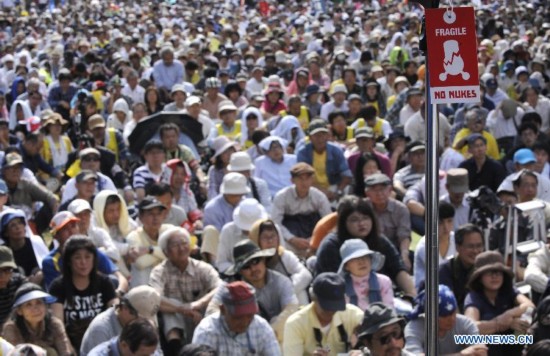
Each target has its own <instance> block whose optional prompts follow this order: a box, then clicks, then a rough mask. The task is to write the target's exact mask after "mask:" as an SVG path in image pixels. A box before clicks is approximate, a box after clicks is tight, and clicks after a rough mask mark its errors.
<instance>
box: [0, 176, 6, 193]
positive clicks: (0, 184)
mask: <svg viewBox="0 0 550 356" xmlns="http://www.w3.org/2000/svg"><path fill="white" fill-rule="evenodd" d="M0 194H2V195H4V194H8V185H7V184H6V182H5V181H4V180H3V179H0Z"/></svg>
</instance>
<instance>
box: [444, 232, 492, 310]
mask: <svg viewBox="0 0 550 356" xmlns="http://www.w3.org/2000/svg"><path fill="white" fill-rule="evenodd" d="M454 236H455V246H456V255H455V256H454V257H451V258H450V259H448V260H446V261H445V262H443V263H442V264H441V265H439V284H444V285H446V286H447V287H449V288H451V290H452V291H453V294H454V295H455V298H456V300H457V303H458V310H459V311H460V312H464V299H465V298H466V294H467V293H468V280H469V278H470V276H471V275H472V272H473V270H474V261H475V259H476V257H477V255H479V254H480V253H481V252H483V247H484V246H485V245H484V244H483V236H484V235H483V231H481V229H480V228H479V227H477V226H476V225H473V224H466V225H463V226H461V227H460V228H459V229H458V230H457V231H456V232H455V234H454Z"/></svg>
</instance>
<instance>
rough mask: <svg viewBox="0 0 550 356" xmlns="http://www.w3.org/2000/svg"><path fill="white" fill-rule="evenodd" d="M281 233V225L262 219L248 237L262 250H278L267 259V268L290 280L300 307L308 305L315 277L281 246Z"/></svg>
mask: <svg viewBox="0 0 550 356" xmlns="http://www.w3.org/2000/svg"><path fill="white" fill-rule="evenodd" d="M280 231H281V229H280V227H279V225H277V224H275V222H274V221H273V220H265V219H262V220H258V221H256V222H255V223H254V225H253V226H252V228H251V229H250V232H249V233H248V237H249V238H250V240H252V241H253V242H254V243H255V244H257V245H258V246H259V247H260V249H262V250H267V249H271V248H274V249H275V250H276V253H275V254H274V255H273V256H272V257H268V258H267V259H266V265H267V267H268V268H270V269H272V270H275V271H277V272H279V273H281V274H283V275H285V276H287V277H288V278H290V280H291V281H292V285H293V286H294V293H296V297H298V301H299V302H300V305H305V304H308V303H309V298H308V294H307V288H308V287H309V284H310V283H311V280H312V279H313V277H312V276H311V273H310V272H309V270H308V269H307V268H306V266H304V264H302V263H301V262H300V260H299V259H298V257H296V255H295V254H294V252H292V251H289V250H288V249H285V248H284V247H283V246H282V245H281V243H280V242H281V237H282V233H281V232H280Z"/></svg>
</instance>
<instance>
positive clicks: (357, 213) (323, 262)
mask: <svg viewBox="0 0 550 356" xmlns="http://www.w3.org/2000/svg"><path fill="white" fill-rule="evenodd" d="M337 226H338V228H337V231H336V232H335V233H331V234H329V235H328V236H327V237H326V238H325V239H324V240H323V242H322V243H321V246H320V247H319V250H317V262H316V267H315V270H316V272H317V273H322V272H336V271H337V270H338V268H339V266H340V263H341V262H342V260H341V258H340V256H339V255H335V253H334V251H337V250H339V249H340V247H341V246H342V244H343V243H344V241H346V240H348V239H350V238H357V239H362V240H363V241H365V242H366V243H367V245H369V247H370V248H371V249H372V250H374V251H378V252H380V253H381V254H382V255H384V256H385V259H386V262H385V264H384V267H383V268H382V270H380V273H381V274H385V275H387V276H388V277H390V279H391V280H392V281H393V282H394V283H396V284H397V286H398V287H399V288H401V289H402V290H403V291H404V292H405V293H406V294H409V295H411V296H414V295H415V294H416V291H415V289H414V284H413V281H412V278H411V276H410V275H409V274H408V273H407V271H406V267H405V264H404V263H403V259H402V258H401V255H400V254H399V252H398V251H397V249H396V248H395V246H394V245H393V244H392V243H391V242H390V241H389V240H388V239H387V238H386V237H385V236H384V235H381V234H380V233H379V229H378V219H377V217H376V214H375V213H374V211H373V210H372V208H371V207H370V205H369V204H368V203H367V201H366V200H364V199H360V198H358V197H355V196H346V197H345V198H344V199H343V200H342V201H341V202H340V204H339V206H338V223H337Z"/></svg>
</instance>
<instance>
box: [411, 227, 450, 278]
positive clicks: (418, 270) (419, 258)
mask: <svg viewBox="0 0 550 356" xmlns="http://www.w3.org/2000/svg"><path fill="white" fill-rule="evenodd" d="M454 255H456V246H455V234H454V232H452V231H451V234H450V236H449V247H448V248H447V253H446V254H445V256H443V257H442V256H441V254H440V255H439V256H438V257H439V259H438V262H439V265H440V266H441V264H443V263H444V262H445V261H447V260H448V259H450V258H452V257H454ZM413 275H414V286H415V287H416V289H418V287H419V286H420V284H421V283H422V282H423V281H424V280H425V279H426V237H425V236H423V237H422V238H421V239H420V240H418V243H417V244H416V250H415V252H414V273H413Z"/></svg>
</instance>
